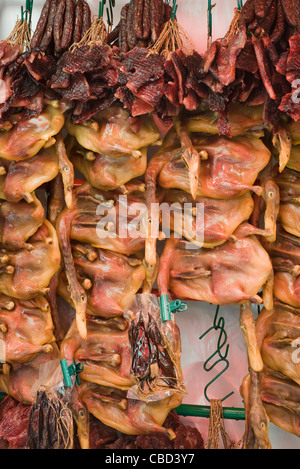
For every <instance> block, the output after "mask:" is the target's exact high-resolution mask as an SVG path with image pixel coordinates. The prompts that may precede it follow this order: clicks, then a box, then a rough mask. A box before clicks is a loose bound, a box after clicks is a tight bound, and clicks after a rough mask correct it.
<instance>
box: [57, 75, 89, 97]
mask: <svg viewBox="0 0 300 469" xmlns="http://www.w3.org/2000/svg"><path fill="white" fill-rule="evenodd" d="M63 97H64V98H65V99H70V100H73V99H76V100H78V101H82V102H84V101H88V99H90V98H91V93H90V87H89V84H88V82H87V80H86V78H85V77H84V75H82V74H81V73H75V74H74V75H72V77H71V82H70V85H69V86H68V88H67V89H66V90H64V92H63Z"/></svg>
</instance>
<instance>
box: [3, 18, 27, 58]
mask: <svg viewBox="0 0 300 469" xmlns="http://www.w3.org/2000/svg"><path fill="white" fill-rule="evenodd" d="M30 41H31V37H30V31H29V25H28V23H27V21H26V20H24V19H18V20H17V22H16V24H15V27H14V29H13V30H12V32H11V33H10V35H9V36H8V38H7V39H6V42H7V43H8V44H12V45H18V46H19V47H20V50H21V52H24V50H25V49H29V46H30Z"/></svg>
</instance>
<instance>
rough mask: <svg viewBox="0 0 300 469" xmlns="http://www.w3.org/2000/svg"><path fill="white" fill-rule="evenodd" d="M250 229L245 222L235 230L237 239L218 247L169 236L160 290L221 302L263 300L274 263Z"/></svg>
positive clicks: (191, 297)
mask: <svg viewBox="0 0 300 469" xmlns="http://www.w3.org/2000/svg"><path fill="white" fill-rule="evenodd" d="M247 231H248V225H245V224H242V225H241V226H240V227H239V228H238V230H236V232H235V233H234V235H235V236H236V238H237V240H236V241H235V242H233V241H227V242H226V243H225V244H223V245H222V246H219V247H216V248H214V249H206V248H198V247H196V246H194V245H192V244H187V242H186V241H184V240H181V239H175V238H170V239H168V241H167V242H166V245H165V249H164V252H163V254H162V256H161V258H160V265H159V272H158V278H157V283H158V288H159V292H160V294H161V295H166V294H168V293H169V292H170V293H171V295H174V296H175V297H178V298H186V299H192V300H198V301H206V302H208V303H213V304H218V305H229V304H234V303H243V302H247V301H251V302H254V303H261V302H262V299H261V298H260V297H259V296H258V292H259V291H260V289H261V287H263V286H264V285H265V284H266V282H267V281H268V280H269V278H270V276H271V275H272V264H271V260H270V258H269V255H268V253H267V252H266V251H265V249H264V248H263V247H262V245H261V244H260V242H259V241H258V239H257V238H256V236H247Z"/></svg>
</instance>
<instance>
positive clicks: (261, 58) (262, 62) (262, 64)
mask: <svg viewBox="0 0 300 469" xmlns="http://www.w3.org/2000/svg"><path fill="white" fill-rule="evenodd" d="M252 43H253V46H254V50H255V55H256V59H257V63H258V68H259V72H260V75H261V78H262V81H263V84H264V86H265V89H266V91H267V93H268V94H269V96H270V98H271V99H276V94H275V92H274V90H273V87H272V82H271V76H270V74H269V71H268V70H267V58H266V55H265V51H264V48H263V45H262V42H261V41H260V40H259V39H257V38H256V37H255V36H253V37H252Z"/></svg>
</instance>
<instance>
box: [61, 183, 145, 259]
mask: <svg viewBox="0 0 300 469" xmlns="http://www.w3.org/2000/svg"><path fill="white" fill-rule="evenodd" d="M145 200H146V199H145V186H144V184H143V183H142V182H140V181H138V180H135V181H131V182H130V183H128V184H127V185H126V187H125V193H124V192H123V189H117V190H115V191H108V192H106V191H100V190H99V189H95V188H94V187H92V186H91V185H89V184H88V183H84V184H82V185H81V186H79V187H78V188H76V189H75V190H74V207H73V210H68V209H66V210H65V211H64V212H63V213H62V214H61V216H60V218H59V220H58V228H59V230H58V232H59V233H60V232H61V230H60V226H61V225H60V221H61V219H63V218H64V217H68V218H69V219H71V231H70V238H71V239H72V240H76V241H78V242H82V243H87V244H90V245H91V246H93V247H97V248H102V249H109V250H111V251H114V252H120V253H122V254H125V255H131V254H134V253H137V252H139V251H141V250H142V249H143V248H144V245H145V235H143V231H142V230H141V232H140V236H136V237H134V236H131V233H130V229H131V225H132V222H133V220H134V219H135V218H136V217H137V216H138V211H137V208H135V206H136V207H137V206H138V205H139V204H144V205H145ZM133 228H134V226H133ZM121 230H122V231H121Z"/></svg>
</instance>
